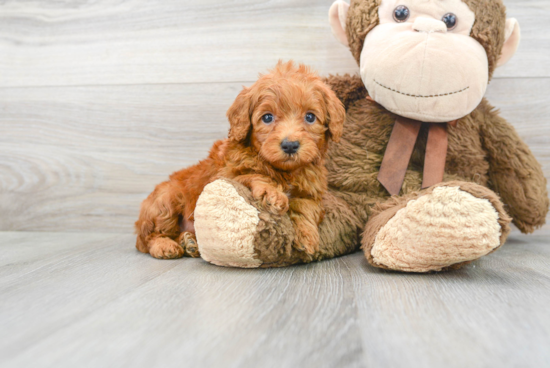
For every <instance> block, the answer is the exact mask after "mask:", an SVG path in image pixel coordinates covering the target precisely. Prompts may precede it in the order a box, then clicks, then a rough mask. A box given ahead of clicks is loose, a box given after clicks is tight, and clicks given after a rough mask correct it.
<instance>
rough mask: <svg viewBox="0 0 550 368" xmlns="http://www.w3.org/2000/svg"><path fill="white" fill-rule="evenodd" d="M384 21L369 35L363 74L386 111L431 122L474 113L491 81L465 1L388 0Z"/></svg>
mask: <svg viewBox="0 0 550 368" xmlns="http://www.w3.org/2000/svg"><path fill="white" fill-rule="evenodd" d="M378 15H379V18H380V24H379V25H378V26H376V27H375V28H374V29H373V30H372V31H371V32H370V33H369V34H368V35H367V37H366V38H365V43H364V46H363V51H362V53H361V63H360V71H361V77H362V79H363V82H364V83H365V86H366V88H367V90H368V92H369V95H370V96H371V97H372V98H373V99H374V100H375V101H376V102H378V103H380V104H381V105H382V106H384V107H385V108H386V109H388V110H390V111H392V112H394V113H396V114H399V115H402V116H405V117H408V118H412V119H417V120H421V121H426V122H447V121H451V120H455V119H458V118H461V117H463V116H465V115H467V114H469V113H470V112H472V111H473V110H474V109H475V108H476V107H477V105H479V103H480V102H481V99H482V98H483V95H484V94H485V90H486V88H487V84H488V80H489V69H488V60H487V54H486V53H485V49H484V48H483V47H482V46H481V45H480V44H479V43H478V42H477V41H476V40H475V39H473V38H472V37H470V31H471V29H472V25H473V24H474V20H475V15H474V13H473V12H472V11H471V10H470V9H469V8H468V6H467V5H466V4H465V3H463V2H462V1H461V0H383V1H382V4H381V6H380V8H379V10H378Z"/></svg>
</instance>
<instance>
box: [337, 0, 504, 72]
mask: <svg viewBox="0 0 550 368" xmlns="http://www.w3.org/2000/svg"><path fill="white" fill-rule="evenodd" d="M462 1H464V3H466V4H467V5H468V7H469V8H470V10H472V11H473V12H474V14H475V18H476V19H475V22H474V25H473V27H472V31H471V33H470V36H471V37H473V38H474V39H475V40H477V41H478V42H479V43H480V44H481V46H483V48H485V51H486V52H487V57H488V59H489V79H490V78H491V76H492V75H493V72H494V70H495V68H496V66H497V60H498V57H499V56H500V52H501V50H502V45H503V44H504V32H505V31H504V29H505V25H506V15H505V13H506V8H505V6H504V5H503V4H502V2H501V1H500V0H462ZM379 5H380V0H351V3H350V8H349V12H348V17H347V21H346V33H347V36H348V43H349V47H350V50H351V53H352V55H353V57H354V58H355V60H356V61H357V63H358V64H359V59H360V57H361V51H362V50H363V43H364V41H365V37H366V36H367V33H369V32H370V31H371V30H372V29H373V28H374V27H376V26H377V25H378V23H379V22H380V20H379V18H378V7H379Z"/></svg>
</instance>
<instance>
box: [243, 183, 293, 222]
mask: <svg viewBox="0 0 550 368" xmlns="http://www.w3.org/2000/svg"><path fill="white" fill-rule="evenodd" d="M252 196H253V197H254V199H256V200H258V201H261V202H262V206H263V207H264V208H265V209H266V210H267V211H269V212H271V213H273V214H275V215H282V214H284V213H285V212H287V211H288V197H287V196H286V194H284V193H283V192H281V191H280V190H278V189H277V188H273V187H271V186H268V185H264V186H261V187H257V188H255V190H253V191H252Z"/></svg>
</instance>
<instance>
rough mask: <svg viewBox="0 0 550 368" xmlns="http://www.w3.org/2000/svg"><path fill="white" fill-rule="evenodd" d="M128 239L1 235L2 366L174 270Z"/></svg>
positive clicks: (172, 264) (70, 235) (0, 348)
mask: <svg viewBox="0 0 550 368" xmlns="http://www.w3.org/2000/svg"><path fill="white" fill-rule="evenodd" d="M77 237H78V238H77ZM132 240H133V236H131V235H128V234H125V235H116V234H101V233H95V234H89V233H80V234H65V233H64V234H51V233H50V234H48V233H38V232H37V233H34V234H29V233H25V234H24V235H23V236H20V235H15V236H14V235H13V233H11V234H10V233H8V234H6V233H0V252H1V254H2V263H1V264H0V295H2V297H1V298H0V324H1V325H2V328H1V329H0V340H1V341H2V342H1V343H0V365H2V366H4V365H3V363H4V362H5V361H7V360H8V359H9V358H10V357H13V356H14V355H16V354H19V353H21V352H23V351H25V349H27V348H28V347H29V346H31V345H33V344H34V343H37V342H38V341H41V340H42V339H44V338H46V337H47V336H49V335H50V334H52V333H53V332H55V331H57V330H60V329H63V328H65V327H67V326H69V325H70V324H72V323H74V322H75V321H78V320H80V319H82V318H84V317H85V316H87V315H88V314H90V313H92V312H93V311H95V310H97V309H101V308H102V307H103V306H105V305H107V304H108V303H109V302H111V301H112V300H115V299H118V298H120V297H121V296H122V295H124V294H125V293H127V292H128V291H129V290H134V289H135V288H138V287H139V286H140V285H142V284H146V283H147V282H149V281H150V280H153V279H154V278H156V277H158V276H159V275H161V274H162V273H164V272H167V271H168V270H170V269H171V268H173V267H174V266H176V265H177V263H176V262H173V261H168V262H151V260H152V258H151V257H149V256H146V255H142V254H141V253H139V252H138V251H137V250H135V248H134V247H133V244H134V243H133V242H132ZM54 242H55V243H57V244H52V243H54ZM38 255H39V256H38ZM24 256H26V257H24ZM128 256H130V257H131V261H129V259H128ZM35 358H36V357H35Z"/></svg>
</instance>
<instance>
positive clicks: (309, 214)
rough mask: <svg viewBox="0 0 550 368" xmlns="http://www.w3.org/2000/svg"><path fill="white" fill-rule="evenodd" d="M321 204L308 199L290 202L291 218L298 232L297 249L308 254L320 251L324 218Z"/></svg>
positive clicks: (295, 242) (295, 241)
mask: <svg viewBox="0 0 550 368" xmlns="http://www.w3.org/2000/svg"><path fill="white" fill-rule="evenodd" d="M324 213H325V211H324V209H323V207H322V205H321V203H320V202H318V201H315V200H313V199H306V198H292V199H291V200H290V208H289V212H288V214H289V216H290V220H291V221H292V223H293V225H294V229H295V230H296V238H295V240H294V244H295V247H296V248H297V249H299V250H305V252H306V253H307V254H314V253H315V252H318V251H319V224H320V223H321V220H322V219H323V216H324Z"/></svg>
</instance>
